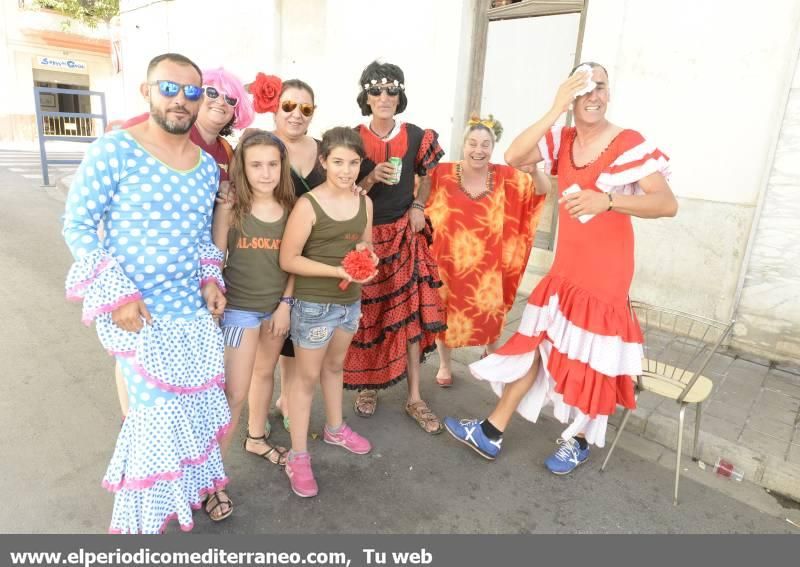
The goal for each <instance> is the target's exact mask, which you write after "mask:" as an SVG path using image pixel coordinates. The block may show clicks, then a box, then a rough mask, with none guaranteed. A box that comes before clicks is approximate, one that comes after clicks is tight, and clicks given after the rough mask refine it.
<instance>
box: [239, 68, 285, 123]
mask: <svg viewBox="0 0 800 567" xmlns="http://www.w3.org/2000/svg"><path fill="white" fill-rule="evenodd" d="M282 87H283V81H281V79H280V78H279V77H276V76H275V75H265V74H264V73H258V74H256V80H255V81H253V82H252V83H250V84H249V85H247V90H248V91H250V94H251V95H253V108H254V109H255V111H256V112H258V113H259V114H263V113H265V112H273V113H274V112H276V111H277V110H278V100H279V99H280V96H281V88H282Z"/></svg>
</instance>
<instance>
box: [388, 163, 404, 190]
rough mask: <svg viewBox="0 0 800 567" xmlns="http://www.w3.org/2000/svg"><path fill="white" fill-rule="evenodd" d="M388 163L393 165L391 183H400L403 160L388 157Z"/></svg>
mask: <svg viewBox="0 0 800 567" xmlns="http://www.w3.org/2000/svg"><path fill="white" fill-rule="evenodd" d="M389 163H391V164H392V166H393V167H394V179H393V180H392V185H397V184H398V183H400V174H401V173H402V172H403V160H402V159H401V158H399V157H390V158H389Z"/></svg>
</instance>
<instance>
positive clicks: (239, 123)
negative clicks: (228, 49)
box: [203, 67, 255, 129]
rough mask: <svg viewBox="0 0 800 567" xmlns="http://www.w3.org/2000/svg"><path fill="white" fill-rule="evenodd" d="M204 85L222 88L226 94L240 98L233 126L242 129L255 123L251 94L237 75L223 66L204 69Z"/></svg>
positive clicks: (234, 113) (234, 114)
mask: <svg viewBox="0 0 800 567" xmlns="http://www.w3.org/2000/svg"><path fill="white" fill-rule="evenodd" d="M203 85H211V86H212V87H217V88H218V89H221V90H222V91H224V92H225V93H226V94H228V95H230V96H232V97H236V98H238V99H239V104H237V105H236V108H235V109H234V110H233V127H234V128H238V129H242V128H247V127H248V126H250V124H252V123H253V118H254V117H255V111H254V110H253V102H252V101H251V100H250V95H249V94H247V91H246V90H245V88H244V85H243V84H242V81H240V80H239V79H238V78H237V77H236V75H234V74H233V73H231V72H230V71H226V70H225V69H223V68H222V67H220V68H219V69H204V70H203Z"/></svg>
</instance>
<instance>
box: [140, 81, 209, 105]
mask: <svg viewBox="0 0 800 567" xmlns="http://www.w3.org/2000/svg"><path fill="white" fill-rule="evenodd" d="M147 84H148V85H151V86H158V92H160V93H161V94H162V95H163V96H168V97H173V96H178V93H179V92H180V91H181V90H183V96H184V97H186V100H191V101H195V100H197V99H199V98H200V97H201V96H203V87H198V86H197V85H181V84H180V83H176V82H175V81H151V82H149V83H147Z"/></svg>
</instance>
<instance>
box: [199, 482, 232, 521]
mask: <svg viewBox="0 0 800 567" xmlns="http://www.w3.org/2000/svg"><path fill="white" fill-rule="evenodd" d="M221 493H222V494H225V491H224V490H218V491H216V492H214V493H213V494H209V495H208V498H206V501H205V507H204V509H205V511H206V514H208V517H209V519H210V520H211V521H212V522H221V521H222V520H224V519H225V518H227V517H228V516H230V515H231V514H233V502H232V501H231V499H230V498H229V497H228V495H227V494H225V498H226V499H225V500H223V499H222V498H220V497H219V495H220V494H221ZM214 502H216V504H215V503H214ZM209 506H211V508H209ZM220 507H224V509H223V510H222V511H221V512H220V513H219V515H217V516H215V515H214V512H216V510H217V509H218V508H220Z"/></svg>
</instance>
